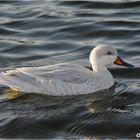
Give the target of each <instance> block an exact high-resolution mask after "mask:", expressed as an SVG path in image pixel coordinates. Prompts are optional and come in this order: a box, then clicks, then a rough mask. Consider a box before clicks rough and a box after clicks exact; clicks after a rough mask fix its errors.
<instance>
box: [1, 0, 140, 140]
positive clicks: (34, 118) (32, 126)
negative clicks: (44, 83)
mask: <svg viewBox="0 0 140 140" xmlns="http://www.w3.org/2000/svg"><path fill="white" fill-rule="evenodd" d="M100 43H102V44H104V43H108V44H111V45H112V46H114V47H115V48H117V49H118V51H119V53H120V56H121V57H123V58H124V59H125V60H127V61H128V62H131V63H132V64H134V65H135V68H133V69H128V68H122V67H117V66H114V67H113V68H111V69H110V70H111V72H112V74H113V76H114V78H115V79H116V81H117V83H118V84H117V85H116V87H115V88H111V89H108V90H106V91H104V92H100V93H95V94H90V95H80V96H71V97H51V96H46V95H40V94H26V95H23V96H21V97H19V98H16V99H13V100H2V97H3V94H1V95H0V96H1V97H0V98H1V102H0V138H50V139H51V138H55V139H56V138H60V139H61V138H65V139H72V138H77V139H79V138H87V139H88V138H97V139H98V138H99V139H100V138H125V139H126V138H135V139H136V134H137V133H140V48H139V45H140V1H136V0H122V1H117V0H115V1H110V0H108V1H106V0H102V1H94V0H90V1H80V0H79V1H78V0H73V1H68V0H62V1H54V0H40V1H33V0H24V1H23V0H17V1H12V0H9V1H7V0H5V1H0V71H4V70H7V69H13V68H16V67H22V66H42V65H48V64H55V63H59V62H73V61H74V62H77V63H81V64H83V65H85V64H86V65H87V62H88V56H89V52H90V51H91V49H92V48H93V47H95V46H96V45H97V44H100Z"/></svg>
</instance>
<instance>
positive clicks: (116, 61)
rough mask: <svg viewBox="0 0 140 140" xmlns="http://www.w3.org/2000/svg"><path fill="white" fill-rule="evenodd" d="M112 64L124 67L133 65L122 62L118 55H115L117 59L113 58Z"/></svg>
mask: <svg viewBox="0 0 140 140" xmlns="http://www.w3.org/2000/svg"><path fill="white" fill-rule="evenodd" d="M114 64H116V65H121V66H126V67H129V68H133V67H134V66H133V65H132V64H129V63H126V62H124V61H123V60H122V59H121V58H120V57H119V56H117V59H116V60H115V62H114Z"/></svg>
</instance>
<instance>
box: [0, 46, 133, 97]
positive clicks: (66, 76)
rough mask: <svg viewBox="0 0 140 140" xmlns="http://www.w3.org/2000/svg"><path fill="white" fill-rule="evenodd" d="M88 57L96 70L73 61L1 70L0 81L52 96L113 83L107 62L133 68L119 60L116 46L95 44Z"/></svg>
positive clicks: (27, 90)
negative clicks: (72, 62)
mask: <svg viewBox="0 0 140 140" xmlns="http://www.w3.org/2000/svg"><path fill="white" fill-rule="evenodd" d="M89 58H90V63H91V66H92V69H93V71H91V70H89V69H87V68H85V67H83V66H81V65H79V64H71V63H69V64H68V63H62V64H56V65H49V66H43V67H27V68H25V67H23V68H17V69H15V70H10V71H7V72H2V73H0V83H1V84H2V85H6V86H9V87H11V88H12V87H13V86H14V87H17V89H18V90H19V91H22V92H27V93H42V94H48V95H53V96H63V95H79V94H88V93H93V92H95V91H99V90H103V89H108V88H110V87H111V86H113V84H114V79H113V76H112V75H111V73H110V72H109V71H108V70H107V68H106V65H108V64H113V63H115V64H118V65H125V66H128V67H132V65H131V64H128V63H126V62H124V61H123V60H122V59H120V57H119V56H118V53H117V51H116V49H114V48H113V47H110V46H107V45H98V46H97V47H95V48H94V49H93V50H92V51H91V53H90V57H89Z"/></svg>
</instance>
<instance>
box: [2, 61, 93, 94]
mask: <svg viewBox="0 0 140 140" xmlns="http://www.w3.org/2000/svg"><path fill="white" fill-rule="evenodd" d="M91 75H93V74H92V71H90V70H88V69H86V68H84V67H83V66H81V65H77V64H67V63H63V64H56V65H49V66H43V67H26V68H25V67H23V68H17V69H15V70H10V71H6V72H2V73H0V82H1V83H3V84H4V85H8V86H17V87H19V88H20V89H21V91H26V92H39V93H40V92H42V93H44V92H45V93H46V92H53V93H54V92H55V93H56V92H58V94H59V92H61V93H62V92H63V94H64V92H68V90H69V89H71V88H73V89H75V90H78V88H79V86H82V85H83V84H85V83H86V82H87V81H88V80H89V79H90V78H91ZM77 85H78V86H77ZM70 92H71V93H73V92H74V90H72V91H70ZM76 92H77V91H76Z"/></svg>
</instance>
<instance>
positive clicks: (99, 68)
mask: <svg viewBox="0 0 140 140" xmlns="http://www.w3.org/2000/svg"><path fill="white" fill-rule="evenodd" d="M91 65H92V70H93V71H95V72H101V71H108V70H107V68H106V67H105V66H104V65H101V64H96V63H92V64H91Z"/></svg>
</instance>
